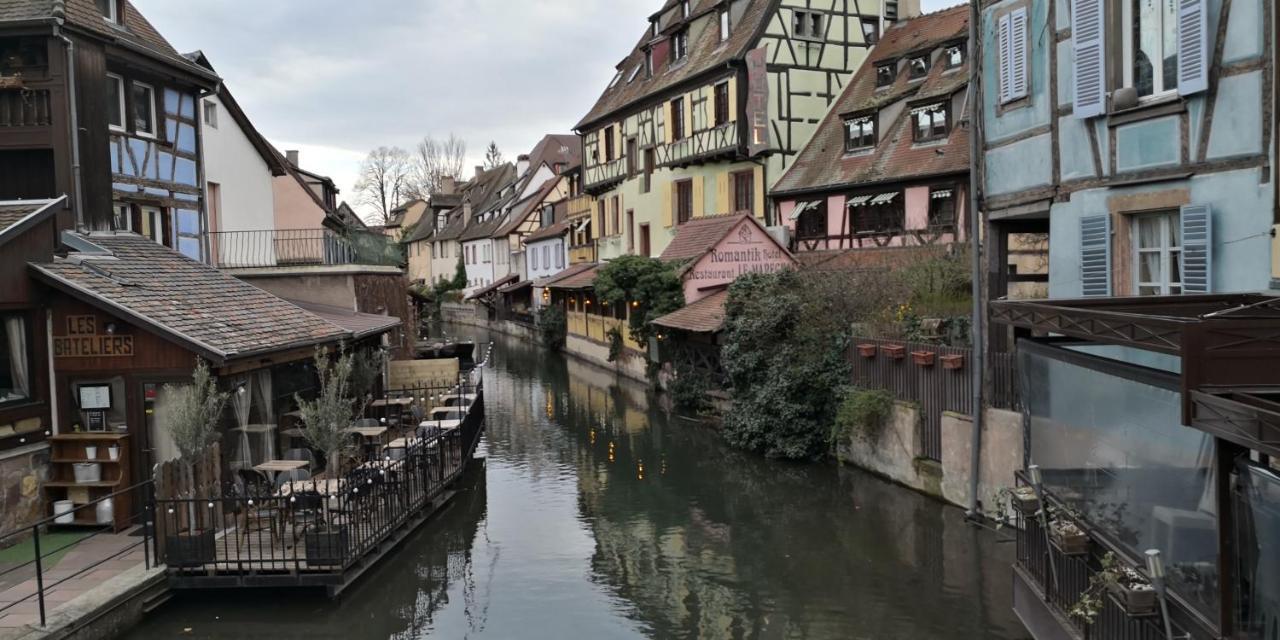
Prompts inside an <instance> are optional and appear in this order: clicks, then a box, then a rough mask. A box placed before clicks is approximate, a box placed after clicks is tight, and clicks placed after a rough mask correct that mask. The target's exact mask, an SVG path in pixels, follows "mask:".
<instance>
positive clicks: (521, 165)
mask: <svg viewBox="0 0 1280 640" xmlns="http://www.w3.org/2000/svg"><path fill="white" fill-rule="evenodd" d="M528 170H529V154H527V153H522V154H520V155H519V157H517V158H516V175H517V176H522V175H524V172H526V171H528Z"/></svg>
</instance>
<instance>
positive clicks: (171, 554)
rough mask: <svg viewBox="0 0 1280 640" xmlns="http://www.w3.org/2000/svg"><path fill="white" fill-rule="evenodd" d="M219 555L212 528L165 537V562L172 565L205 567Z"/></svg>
mask: <svg viewBox="0 0 1280 640" xmlns="http://www.w3.org/2000/svg"><path fill="white" fill-rule="evenodd" d="M217 557H218V556H217V547H215V546H214V539H213V530H212V529H210V530H208V531H201V532H199V533H179V534H177V535H169V536H165V538H164V562H165V564H167V565H169V566H171V567H186V568H189V567H203V566H204V565H206V564H210V563H212V562H213V561H214V560H216V559H217Z"/></svg>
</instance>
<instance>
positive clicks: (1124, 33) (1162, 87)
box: [1119, 0, 1182, 102]
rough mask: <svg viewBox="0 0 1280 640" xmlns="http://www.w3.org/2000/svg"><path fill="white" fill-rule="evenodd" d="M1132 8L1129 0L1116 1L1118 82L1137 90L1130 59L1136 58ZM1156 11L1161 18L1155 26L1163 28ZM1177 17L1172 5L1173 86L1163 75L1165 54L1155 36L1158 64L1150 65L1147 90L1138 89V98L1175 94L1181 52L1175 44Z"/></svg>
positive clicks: (1164, 96)
mask: <svg viewBox="0 0 1280 640" xmlns="http://www.w3.org/2000/svg"><path fill="white" fill-rule="evenodd" d="M1160 5H1161V6H1162V7H1167V6H1168V5H1166V4H1164V3H1163V2H1162V3H1160ZM1133 9H1134V7H1133V2H1132V0H1122V2H1121V3H1120V15H1119V24H1120V65H1121V74H1120V78H1121V80H1120V84H1121V86H1122V87H1132V88H1133V89H1134V91H1138V84H1137V77H1136V74H1135V72H1134V68H1133V67H1134V63H1135V62H1136V60H1135V56H1136V53H1137V45H1136V43H1135V42H1134V33H1133V28H1134V20H1135V16H1134V13H1133ZM1160 15H1161V20H1162V21H1161V24H1160V27H1159V29H1158V30H1160V31H1163V30H1164V22H1163V18H1164V14H1163V12H1161V14H1160ZM1178 19H1179V16H1178V8H1177V7H1174V10H1173V16H1172V20H1173V22H1174V37H1173V47H1174V50H1175V54H1174V56H1175V57H1174V59H1173V70H1172V71H1173V78H1172V80H1173V87H1172V88H1170V87H1168V86H1167V85H1168V81H1169V78H1166V77H1165V73H1164V71H1165V70H1164V59H1165V57H1166V56H1164V55H1163V54H1164V44H1165V43H1164V42H1163V38H1157V39H1156V40H1157V44H1156V46H1157V47H1158V49H1159V51H1160V53H1161V56H1160V64H1159V65H1156V64H1152V65H1151V93H1149V94H1147V95H1141V93H1139V95H1138V101H1139V102H1152V101H1159V100H1162V99H1165V98H1168V97H1169V96H1176V95H1178V62H1179V60H1180V56H1181V55H1182V51H1181V49H1180V48H1179V47H1178V45H1179V37H1178V36H1179V34H1178V27H1177V24H1178ZM1148 62H1150V60H1148Z"/></svg>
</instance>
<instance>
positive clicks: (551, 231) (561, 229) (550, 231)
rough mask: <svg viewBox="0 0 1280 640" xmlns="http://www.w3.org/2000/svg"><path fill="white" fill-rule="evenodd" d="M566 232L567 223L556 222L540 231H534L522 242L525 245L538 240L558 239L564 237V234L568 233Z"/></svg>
mask: <svg viewBox="0 0 1280 640" xmlns="http://www.w3.org/2000/svg"><path fill="white" fill-rule="evenodd" d="M568 231H569V221H568V220H561V221H560V222H557V223H555V224H553V225H551V226H547V227H543V228H541V229H538V230H537V231H534V232H533V233H531V234H529V237H527V238H525V239H524V241H525V243H529V242H537V241H539V240H546V239H548V238H558V237H560V236H562V235H564V234H565V233H568Z"/></svg>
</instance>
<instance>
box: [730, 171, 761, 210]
mask: <svg viewBox="0 0 1280 640" xmlns="http://www.w3.org/2000/svg"><path fill="white" fill-rule="evenodd" d="M744 182H745V183H746V187H745V190H742V188H741V184H742V183H744ZM729 188H730V189H731V191H730V194H731V195H732V197H733V213H735V214H737V213H749V214H751V215H755V212H756V172H755V170H754V169H747V170H745V171H733V172H731V173H730V174H729ZM744 194H745V198H746V201H747V202H746V206H745V207H744V206H742V197H743V196H744Z"/></svg>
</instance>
